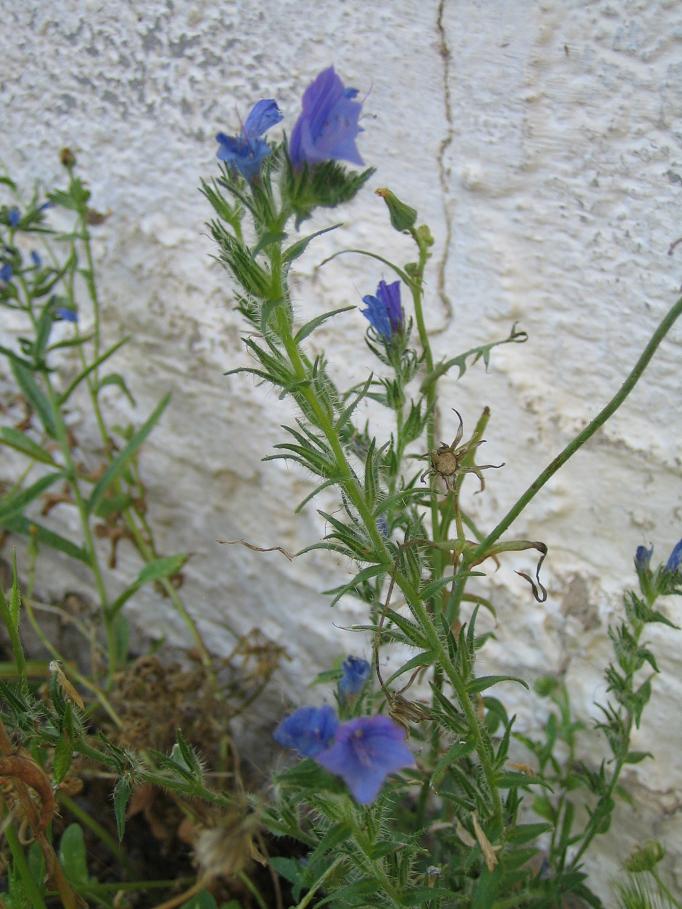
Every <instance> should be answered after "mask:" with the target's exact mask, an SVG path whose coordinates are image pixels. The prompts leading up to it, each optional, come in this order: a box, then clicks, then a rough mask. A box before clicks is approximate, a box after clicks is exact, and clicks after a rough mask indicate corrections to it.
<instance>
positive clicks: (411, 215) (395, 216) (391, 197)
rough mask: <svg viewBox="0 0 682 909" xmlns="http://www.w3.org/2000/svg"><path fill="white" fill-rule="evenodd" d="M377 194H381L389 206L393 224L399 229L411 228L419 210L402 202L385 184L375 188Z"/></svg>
mask: <svg viewBox="0 0 682 909" xmlns="http://www.w3.org/2000/svg"><path fill="white" fill-rule="evenodd" d="M375 193H376V194H377V196H381V198H382V199H383V200H384V202H385V203H386V205H387V207H388V213H389V215H390V218H391V225H392V226H393V227H394V228H395V229H396V230H399V231H401V232H402V231H404V230H411V229H412V228H413V227H414V225H415V222H416V220H417V211H416V209H414V208H411V207H410V206H409V205H406V204H405V203H404V202H401V201H400V199H399V198H398V197H397V196H396V194H395V193H393V192H391V190H390V189H387V188H386V187H385V186H382V187H380V188H379V189H376V190H375Z"/></svg>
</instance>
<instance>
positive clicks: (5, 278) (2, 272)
mask: <svg viewBox="0 0 682 909" xmlns="http://www.w3.org/2000/svg"><path fill="white" fill-rule="evenodd" d="M13 274H14V269H13V268H12V266H11V265H10V264H9V262H5V264H4V265H3V266H2V267H0V281H2V282H3V284H9V282H10V281H11V280H12V275H13Z"/></svg>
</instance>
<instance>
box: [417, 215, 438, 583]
mask: <svg viewBox="0 0 682 909" xmlns="http://www.w3.org/2000/svg"><path fill="white" fill-rule="evenodd" d="M411 233H412V238H413V239H414V241H415V243H416V244H417V248H418V249H419V262H418V263H417V269H416V273H415V275H414V277H413V280H412V282H411V283H410V290H411V292H412V304H413V306H414V318H415V321H416V323H417V332H418V334H419V342H420V344H421V347H422V351H423V352H424V362H425V364H426V372H427V375H430V374H431V373H432V372H433V352H432V351H431V342H430V340H429V334H428V332H427V330H426V323H425V322H424V308H423V306H422V300H423V296H424V268H425V266H426V260H427V259H428V257H429V253H428V247H427V246H426V245H425V244H424V243H423V242H422V241H421V240H420V238H419V235H418V234H417V232H416V231H415V230H412V231H411ZM426 407H427V410H428V419H427V421H426V448H427V451H428V455H429V457H430V456H431V452H433V451H435V449H436V419H437V413H436V383H435V382H430V383H429V385H428V388H427V390H426ZM430 498H431V526H432V539H433V540H434V542H436V541H437V540H439V539H440V523H439V514H438V492H437V490H436V487H435V484H434V483H432V484H431V496H430ZM431 564H432V568H433V580H434V581H435V580H437V579H438V578H440V577H441V575H442V572H443V559H442V555H441V553H440V552H439V551H438V550H437V549H433V550H432V554H431Z"/></svg>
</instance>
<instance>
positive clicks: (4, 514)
mask: <svg viewBox="0 0 682 909" xmlns="http://www.w3.org/2000/svg"><path fill="white" fill-rule="evenodd" d="M63 476H64V474H63V473H61V471H60V472H59V473H48V474H46V475H45V476H44V477H41V478H40V479H39V480H36V482H35V483H33V484H32V485H31V486H27V487H26V489H20V490H18V491H17V492H15V493H14V495H10V496H7V497H6V498H4V499H0V521H3V520H6V519H7V518H11V517H14V516H15V515H18V514H20V513H21V512H22V511H23V510H24V508H26V506H27V505H29V504H30V503H31V502H32V501H33V500H34V499H37V498H38V496H39V495H41V494H42V493H43V492H45V490H46V489H49V487H50V486H52V484H53V483H56V481H57V480H60V479H62V478H63Z"/></svg>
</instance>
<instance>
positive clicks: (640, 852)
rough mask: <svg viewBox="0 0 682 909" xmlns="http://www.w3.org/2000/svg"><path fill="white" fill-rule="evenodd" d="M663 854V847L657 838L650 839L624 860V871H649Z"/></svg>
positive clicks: (635, 872) (634, 872)
mask: <svg viewBox="0 0 682 909" xmlns="http://www.w3.org/2000/svg"><path fill="white" fill-rule="evenodd" d="M664 855H665V849H664V848H663V846H661V844H660V843H659V842H658V841H657V840H650V841H649V842H648V843H645V844H644V845H643V846H640V847H639V848H638V849H635V851H634V852H633V853H632V854H631V855H630V857H629V858H628V859H627V860H626V862H625V869H626V871H630V872H632V873H633V874H638V873H639V872H641V871H651V869H652V868H654V867H655V866H656V865H657V864H658V863H659V862H660V861H661V859H662V858H663V856H664Z"/></svg>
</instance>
